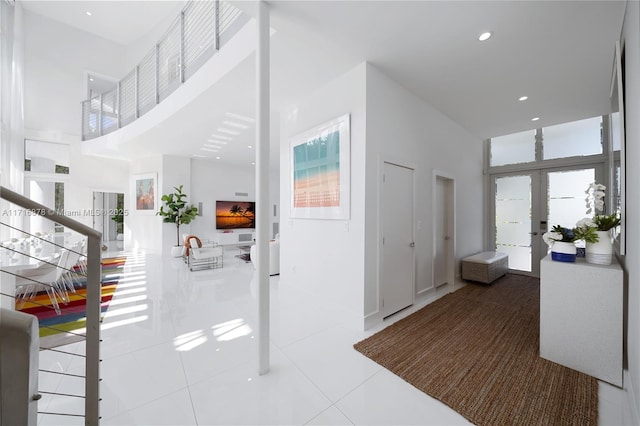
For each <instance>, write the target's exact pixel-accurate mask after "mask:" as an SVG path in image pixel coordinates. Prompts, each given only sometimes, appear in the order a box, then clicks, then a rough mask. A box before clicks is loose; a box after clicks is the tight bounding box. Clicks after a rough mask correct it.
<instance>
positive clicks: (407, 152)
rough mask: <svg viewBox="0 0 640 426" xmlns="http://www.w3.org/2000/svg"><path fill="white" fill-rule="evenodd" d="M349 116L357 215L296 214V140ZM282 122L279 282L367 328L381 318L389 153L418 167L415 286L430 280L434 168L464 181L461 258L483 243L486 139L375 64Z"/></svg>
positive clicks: (423, 289)
mask: <svg viewBox="0 0 640 426" xmlns="http://www.w3.org/2000/svg"><path fill="white" fill-rule="evenodd" d="M345 113H350V114H351V219H350V220H348V221H335V220H316V219H293V218H291V217H290V211H289V208H288V206H289V205H290V201H289V200H290V196H291V188H290V187H291V178H290V176H289V173H290V171H289V166H288V165H289V164H290V156H289V150H290V147H289V138H290V137H291V136H294V135H296V134H297V133H300V132H302V131H304V130H307V129H309V128H312V127H313V126H315V125H318V124H321V123H323V122H325V121H328V120H330V119H332V118H335V117H338V116H340V115H342V114H345ZM281 123H282V126H281V128H282V140H281V154H280V164H281V165H283V166H282V167H281V171H280V180H281V185H280V188H281V191H282V192H281V197H280V201H281V205H282V206H286V207H285V208H283V209H282V212H281V220H282V221H281V239H282V244H281V253H280V255H281V269H280V275H281V280H290V281H292V282H295V284H296V285H297V286H302V287H305V288H306V289H307V290H308V291H309V292H310V293H311V294H312V295H313V296H314V297H319V298H321V299H324V300H327V301H331V302H333V303H336V304H338V305H341V306H342V307H344V308H346V309H347V310H348V311H350V312H352V313H353V314H355V315H356V316H357V317H358V318H359V320H360V321H361V322H362V323H363V324H365V325H367V326H370V325H372V324H373V323H375V322H376V321H378V322H379V321H381V320H382V318H381V317H380V314H379V309H380V306H379V301H378V299H379V298H378V292H379V290H378V271H379V265H378V258H377V256H378V255H377V251H378V241H379V238H378V202H379V194H380V190H379V187H378V182H379V175H380V170H379V169H380V167H381V164H382V161H384V160H392V161H395V162H400V163H404V164H406V165H408V166H411V167H413V168H414V169H415V171H416V191H415V201H416V203H415V220H416V224H414V225H416V226H415V228H416V233H417V235H416V243H417V247H416V265H417V271H416V282H417V288H416V293H421V294H423V295H424V294H425V293H428V290H429V289H430V288H431V287H432V274H431V257H432V249H431V247H432V240H431V232H432V230H431V222H432V217H431V216H432V213H431V212H432V206H431V204H432V203H431V186H432V182H431V180H432V172H433V169H438V170H441V171H443V172H446V174H447V175H449V176H452V177H454V178H455V179H456V185H457V198H456V202H457V206H456V216H457V234H456V235H457V240H456V259H457V260H459V259H460V258H461V257H464V256H466V255H468V254H471V253H474V252H478V251H481V250H482V246H483V240H482V238H483V233H482V229H483V228H482V224H483V216H482V213H481V212H482V208H481V207H480V206H482V205H483V195H482V141H480V140H479V139H477V138H475V137H473V136H471V135H470V134H469V133H468V132H467V131H465V130H464V129H463V128H461V127H460V126H459V125H457V124H456V123H455V122H453V121H451V120H450V119H449V118H447V117H446V116H444V115H443V114H441V113H440V112H438V111H437V110H435V109H434V108H432V107H430V106H429V105H427V104H426V103H425V102H423V101H422V100H420V99H418V98H417V97H415V96H414V95H413V94H411V93H410V92H408V91H407V90H406V89H404V88H403V87H402V86H400V85H399V84H397V83H396V82H394V81H393V80H391V79H390V78H388V77H387V76H385V75H384V74H383V73H381V72H380V71H379V70H378V69H376V68H375V67H374V66H372V65H370V64H366V63H363V64H361V65H358V66H357V67H356V68H354V69H353V70H351V71H349V72H347V73H346V74H344V75H343V76H341V77H339V78H337V79H336V80H334V81H333V82H331V83H330V84H328V85H327V86H326V87H324V88H322V89H320V90H318V91H317V92H316V93H315V94H313V95H312V96H311V97H310V98H309V99H307V100H305V101H304V102H302V103H300V104H299V105H298V106H297V109H295V110H294V111H291V112H290V113H285V114H283V116H282V119H281ZM461 153H464V154H463V155H461ZM479 212H480V213H479ZM418 222H420V223H421V227H420V229H418V228H419V227H418V226H417V224H418ZM458 264H459V262H457V265H458ZM456 267H458V266H456ZM365 318H367V321H366V323H365V321H364V320H365ZM370 320H371V321H372V322H370Z"/></svg>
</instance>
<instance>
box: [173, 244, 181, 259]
mask: <svg viewBox="0 0 640 426" xmlns="http://www.w3.org/2000/svg"><path fill="white" fill-rule="evenodd" d="M180 256H182V246H173V247H171V257H180Z"/></svg>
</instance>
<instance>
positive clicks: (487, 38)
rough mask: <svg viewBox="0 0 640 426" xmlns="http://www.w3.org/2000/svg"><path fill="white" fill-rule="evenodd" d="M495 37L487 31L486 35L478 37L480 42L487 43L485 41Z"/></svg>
mask: <svg viewBox="0 0 640 426" xmlns="http://www.w3.org/2000/svg"><path fill="white" fill-rule="evenodd" d="M492 35H493V33H492V32H489V31H487V32H486V33H482V34H480V36H479V37H478V40H480V41H485V40H489V38H490V37H491V36H492Z"/></svg>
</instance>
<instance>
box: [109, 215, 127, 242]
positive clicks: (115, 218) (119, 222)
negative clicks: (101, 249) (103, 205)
mask: <svg viewBox="0 0 640 426" xmlns="http://www.w3.org/2000/svg"><path fill="white" fill-rule="evenodd" d="M111 220H112V221H114V222H115V223H116V234H117V235H116V240H118V241H120V240H122V232H123V230H122V227H123V223H124V212H123V211H122V209H118V210H117V213H116V214H115V215H114V216H111Z"/></svg>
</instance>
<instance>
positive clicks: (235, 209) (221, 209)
mask: <svg viewBox="0 0 640 426" xmlns="http://www.w3.org/2000/svg"><path fill="white" fill-rule="evenodd" d="M255 227H256V203H255V202H254V201H216V229H244V228H255Z"/></svg>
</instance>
